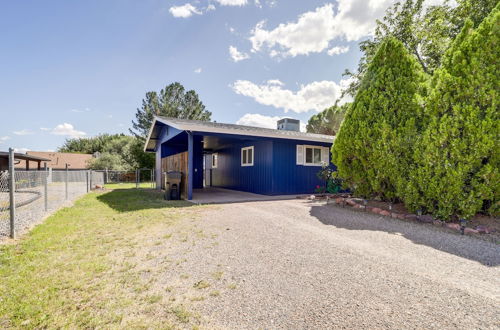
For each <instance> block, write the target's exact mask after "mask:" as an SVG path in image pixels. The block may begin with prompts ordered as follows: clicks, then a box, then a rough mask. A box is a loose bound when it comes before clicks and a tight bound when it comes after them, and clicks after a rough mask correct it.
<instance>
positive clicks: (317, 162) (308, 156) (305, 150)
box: [296, 145, 330, 166]
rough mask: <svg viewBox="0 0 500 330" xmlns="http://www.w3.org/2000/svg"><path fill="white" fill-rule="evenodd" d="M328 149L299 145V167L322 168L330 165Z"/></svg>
mask: <svg viewBox="0 0 500 330" xmlns="http://www.w3.org/2000/svg"><path fill="white" fill-rule="evenodd" d="M329 156H330V155H329V150H328V148H327V147H319V146H303V145H297V162H296V163H297V165H306V166H321V165H322V163H327V164H328V163H329Z"/></svg>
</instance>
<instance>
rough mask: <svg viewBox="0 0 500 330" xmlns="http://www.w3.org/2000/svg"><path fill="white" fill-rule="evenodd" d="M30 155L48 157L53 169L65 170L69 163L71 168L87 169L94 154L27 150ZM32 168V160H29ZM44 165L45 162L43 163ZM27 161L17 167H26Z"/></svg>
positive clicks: (49, 164) (48, 165)
mask: <svg viewBox="0 0 500 330" xmlns="http://www.w3.org/2000/svg"><path fill="white" fill-rule="evenodd" d="M26 155H28V156H34V157H43V158H47V159H48V161H47V167H49V168H52V169H53V170H63V169H65V168H66V164H68V169H69V170H85V169H87V167H88V163H89V161H90V160H91V159H92V157H93V156H92V155H89V154H76V153H66V152H52V151H28V152H26ZM29 163H30V164H29V166H30V168H33V167H32V166H31V163H32V162H31V161H30V162H29ZM42 166H43V163H42ZM25 167H26V161H21V162H20V163H19V164H18V165H16V168H25Z"/></svg>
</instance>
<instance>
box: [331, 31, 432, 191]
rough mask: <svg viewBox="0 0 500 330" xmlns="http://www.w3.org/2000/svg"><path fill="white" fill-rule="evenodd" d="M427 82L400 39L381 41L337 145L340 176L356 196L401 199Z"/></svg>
mask: <svg viewBox="0 0 500 330" xmlns="http://www.w3.org/2000/svg"><path fill="white" fill-rule="evenodd" d="M424 80H425V76H424V74H423V72H422V70H421V67H420V66H419V65H418V64H417V62H416V60H415V59H414V58H413V57H412V56H411V55H410V54H409V53H408V51H407V50H406V49H405V47H404V46H403V44H402V43H401V42H400V41H398V40H396V39H394V38H387V39H386V40H385V41H384V42H382V43H381V45H380V47H379V49H378V51H377V53H376V54H375V56H374V58H373V60H372V62H371V63H370V65H369V67H368V69H367V72H366V74H365V75H364V77H363V81H362V82H361V86H360V88H359V90H358V93H357V95H356V97H355V99H354V102H353V104H352V106H351V107H350V108H349V110H348V111H347V114H346V117H345V119H344V122H343V124H342V126H341V128H340V131H339V133H338V134H337V138H336V139H335V142H334V145H333V147H332V162H333V163H334V164H335V165H336V166H337V168H338V176H339V177H340V178H341V179H343V180H344V182H345V185H347V186H348V187H350V188H353V189H354V192H355V194H356V195H360V196H364V197H369V196H378V197H381V198H382V199H396V198H397V197H398V196H399V195H400V194H401V191H402V190H403V189H406V188H405V185H406V183H407V178H408V172H409V168H410V165H411V163H412V161H413V151H414V146H415V141H416V138H417V136H418V134H419V132H420V131H421V129H422V117H423V104H422V99H421V97H420V96H419V95H420V93H422V91H423V82H424Z"/></svg>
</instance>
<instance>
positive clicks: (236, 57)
mask: <svg viewBox="0 0 500 330" xmlns="http://www.w3.org/2000/svg"><path fill="white" fill-rule="evenodd" d="M229 55H231V59H232V60H233V61H235V62H239V61H243V60H246V59H249V58H250V55H248V54H247V53H243V52H239V51H238V49H237V48H236V47H234V46H229Z"/></svg>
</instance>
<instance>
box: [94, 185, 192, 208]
mask: <svg viewBox="0 0 500 330" xmlns="http://www.w3.org/2000/svg"><path fill="white" fill-rule="evenodd" d="M97 200H99V201H100V202H103V203H105V204H107V205H108V206H109V207H111V208H112V209H114V210H116V211H118V212H133V211H137V210H145V209H161V208H172V207H174V208H178V207H190V206H194V204H193V203H190V202H186V201H183V200H179V201H166V200H164V198H163V193H162V192H160V191H157V190H153V189H114V190H110V191H108V192H105V193H103V194H101V195H99V196H97Z"/></svg>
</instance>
